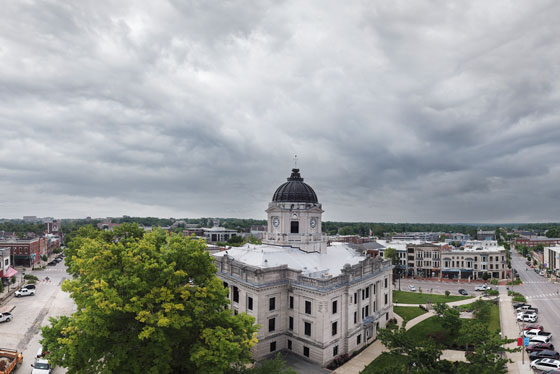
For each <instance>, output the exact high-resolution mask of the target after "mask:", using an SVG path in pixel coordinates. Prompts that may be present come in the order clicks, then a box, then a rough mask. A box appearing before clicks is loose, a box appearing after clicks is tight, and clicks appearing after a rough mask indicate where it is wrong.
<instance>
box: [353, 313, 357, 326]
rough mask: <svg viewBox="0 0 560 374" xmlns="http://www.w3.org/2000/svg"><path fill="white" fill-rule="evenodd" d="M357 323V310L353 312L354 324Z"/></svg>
mask: <svg viewBox="0 0 560 374" xmlns="http://www.w3.org/2000/svg"><path fill="white" fill-rule="evenodd" d="M356 323H358V312H354V325H355V324H356Z"/></svg>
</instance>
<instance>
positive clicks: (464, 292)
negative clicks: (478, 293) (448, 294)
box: [459, 288, 469, 296]
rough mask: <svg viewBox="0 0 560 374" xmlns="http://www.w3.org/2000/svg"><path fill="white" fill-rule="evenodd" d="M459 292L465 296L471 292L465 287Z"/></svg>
mask: <svg viewBox="0 0 560 374" xmlns="http://www.w3.org/2000/svg"><path fill="white" fill-rule="evenodd" d="M459 293H460V294H461V295H464V296H466V295H468V294H469V293H468V292H467V291H466V290H464V289H462V288H461V289H460V290H459Z"/></svg>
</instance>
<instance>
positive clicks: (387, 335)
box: [377, 327, 443, 373]
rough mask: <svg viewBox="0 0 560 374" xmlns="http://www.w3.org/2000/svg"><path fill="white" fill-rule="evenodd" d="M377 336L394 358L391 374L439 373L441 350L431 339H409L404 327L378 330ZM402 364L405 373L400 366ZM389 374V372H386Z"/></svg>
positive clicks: (441, 363)
mask: <svg viewBox="0 0 560 374" xmlns="http://www.w3.org/2000/svg"><path fill="white" fill-rule="evenodd" d="M377 336H378V338H379V340H381V343H383V345H384V346H385V347H387V349H389V351H390V354H391V355H392V356H394V357H395V360H394V362H395V366H394V367H393V370H394V371H392V372H393V373H405V372H406V373H411V372H414V373H440V372H442V371H441V365H443V362H442V361H440V360H439V358H440V356H441V350H440V349H439V348H438V347H437V346H436V344H435V343H434V342H433V340H431V339H422V340H421V341H416V340H414V339H410V337H409V336H408V335H407V333H406V329H405V328H404V327H402V328H400V329H398V328H396V329H380V330H379V331H378V332H377ZM403 363H404V366H405V368H406V371H403V370H402V369H401V368H400V366H401V365H402V364H403ZM386 372H387V373H390V372H391V371H386Z"/></svg>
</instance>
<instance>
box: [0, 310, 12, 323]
mask: <svg viewBox="0 0 560 374" xmlns="http://www.w3.org/2000/svg"><path fill="white" fill-rule="evenodd" d="M11 320H12V313H8V312H6V313H0V322H10V321H11Z"/></svg>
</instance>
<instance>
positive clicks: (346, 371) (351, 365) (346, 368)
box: [334, 296, 511, 374]
mask: <svg viewBox="0 0 560 374" xmlns="http://www.w3.org/2000/svg"><path fill="white" fill-rule="evenodd" d="M478 299H480V296H477V297H475V298H472V299H466V300H459V301H453V302H450V303H447V305H449V306H451V307H453V306H459V305H466V304H470V303H474V302H475V301H476V300H478ZM510 304H511V303H510ZM395 305H398V306H413V307H417V306H418V305H419V304H412V305H407V304H395ZM424 306H425V305H424ZM434 315H435V313H434V312H433V311H432V310H430V311H429V312H427V313H424V314H422V315H420V316H418V317H416V318H413V319H411V320H410V321H408V322H407V323H406V326H405V327H406V328H407V329H410V328H411V327H412V326H414V325H417V324H419V323H420V322H422V321H424V320H426V319H428V318H430V317H433V316H434ZM395 316H397V315H396V314H395ZM397 317H399V316H397ZM397 321H399V318H397ZM401 321H402V318H401ZM401 323H402V322H401ZM399 326H400V325H399ZM383 352H388V350H387V348H385V346H384V345H383V344H381V342H380V341H379V340H376V341H375V342H374V343H372V344H370V345H369V346H368V347H367V348H366V349H364V350H363V351H362V352H361V353H360V354H359V355H357V356H356V357H354V358H352V359H351V360H350V361H348V362H347V363H345V364H344V365H342V366H341V367H339V368H338V369H336V370H335V371H334V373H335V374H358V373H359V372H360V371H362V370H364V368H365V367H366V366H368V365H369V364H371V362H372V361H373V360H375V359H376V358H377V357H379V356H380V355H381V353H383ZM442 358H443V359H446V360H451V361H466V360H465V353H464V352H460V351H451V350H446V351H443V354H442Z"/></svg>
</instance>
